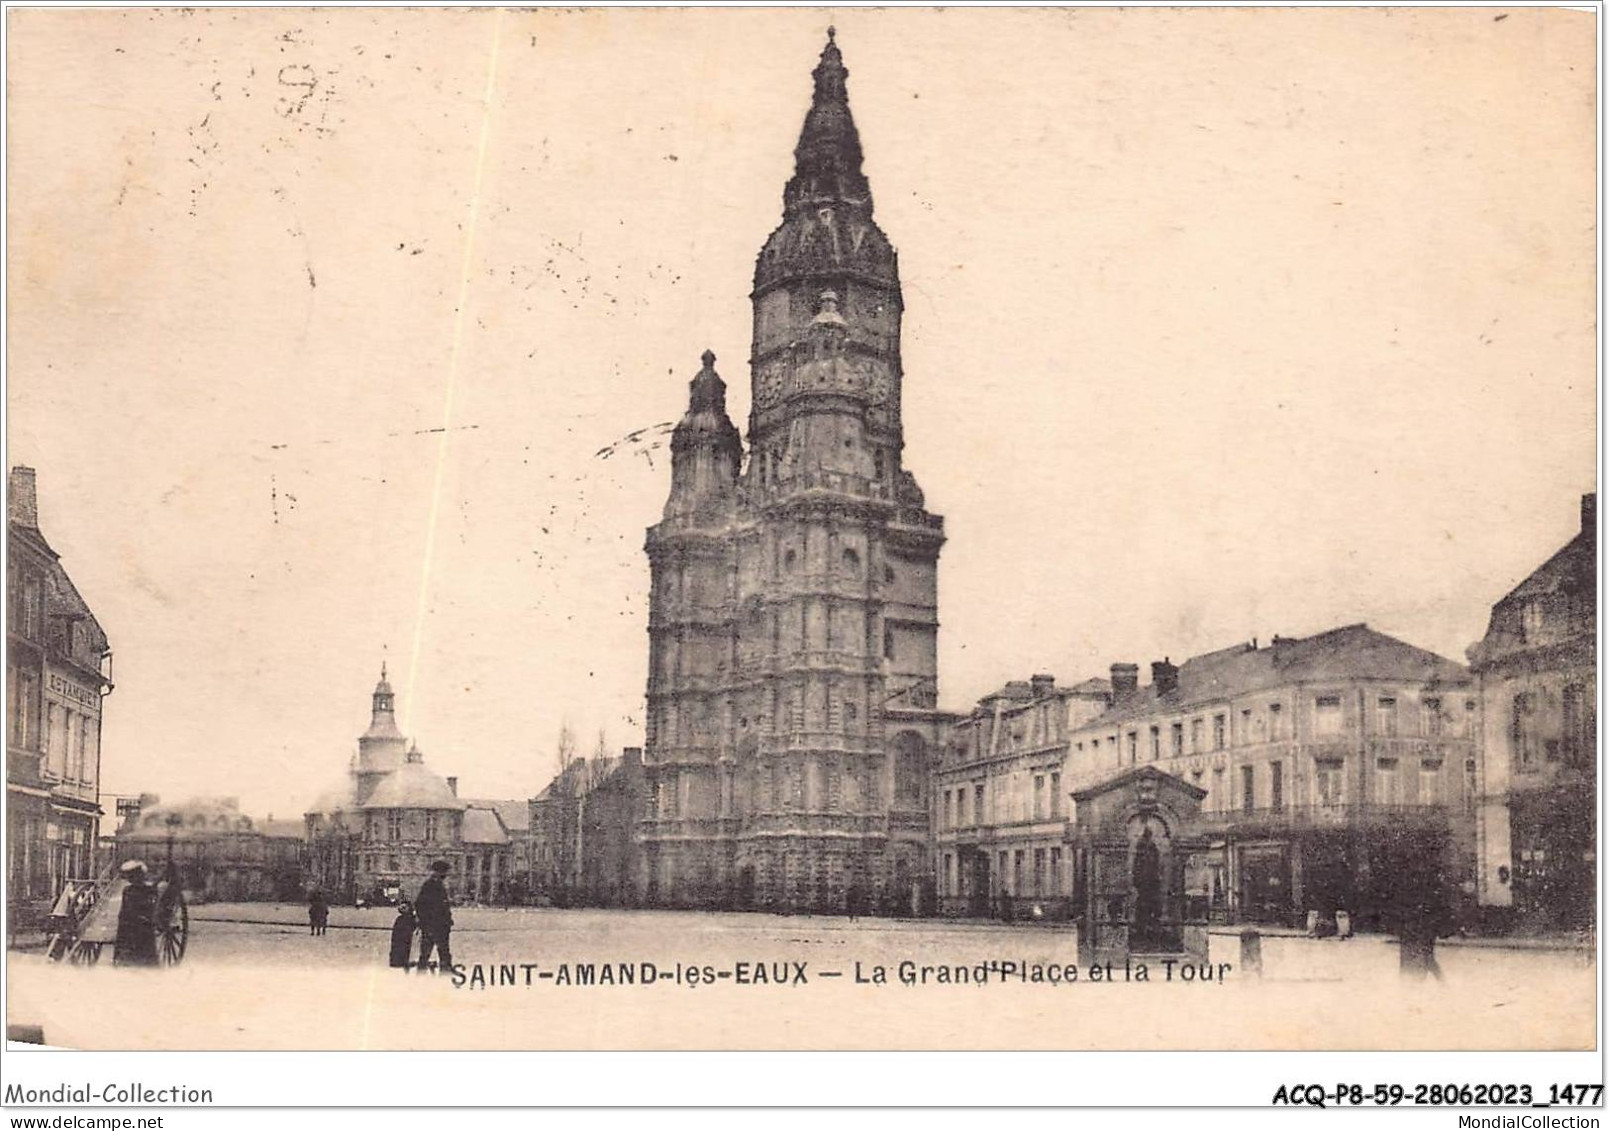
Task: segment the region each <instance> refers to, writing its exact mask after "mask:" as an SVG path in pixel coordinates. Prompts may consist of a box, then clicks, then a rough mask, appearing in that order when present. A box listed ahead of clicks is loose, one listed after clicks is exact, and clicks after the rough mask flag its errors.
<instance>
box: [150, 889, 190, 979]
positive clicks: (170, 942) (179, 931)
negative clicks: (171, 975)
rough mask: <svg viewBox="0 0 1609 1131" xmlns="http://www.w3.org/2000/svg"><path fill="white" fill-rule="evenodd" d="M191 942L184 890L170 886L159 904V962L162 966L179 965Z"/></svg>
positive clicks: (157, 929) (157, 928)
mask: <svg viewBox="0 0 1609 1131" xmlns="http://www.w3.org/2000/svg"><path fill="white" fill-rule="evenodd" d="M189 942H190V909H189V908H188V907H186V906H185V903H184V892H182V891H180V890H179V888H177V887H170V888H168V890H167V891H166V892H164V893H163V894H162V897H161V899H160V901H159V902H158V905H157V923H156V960H157V963H158V964H159V965H161V966H177V965H178V964H179V963H180V962H183V961H184V950H185V947H186V946H188V945H189Z"/></svg>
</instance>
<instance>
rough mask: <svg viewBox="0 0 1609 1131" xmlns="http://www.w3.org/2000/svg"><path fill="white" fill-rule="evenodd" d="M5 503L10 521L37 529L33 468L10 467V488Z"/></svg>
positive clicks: (36, 498) (36, 489)
mask: <svg viewBox="0 0 1609 1131" xmlns="http://www.w3.org/2000/svg"><path fill="white" fill-rule="evenodd" d="M6 503H7V509H8V513H9V516H10V518H11V521H12V522H14V523H16V524H17V525H18V526H27V527H31V528H32V529H34V530H38V529H39V491H38V488H37V486H36V485H35V481H34V469H33V468H31V467H21V466H18V467H14V468H12V469H11V483H10V490H9V492H8V493H7V495H6Z"/></svg>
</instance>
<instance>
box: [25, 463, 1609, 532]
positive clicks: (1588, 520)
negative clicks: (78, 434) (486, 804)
mask: <svg viewBox="0 0 1609 1131" xmlns="http://www.w3.org/2000/svg"><path fill="white" fill-rule="evenodd" d="M12 474H13V475H15V474H16V472H12ZM29 474H30V475H31V474H33V473H32V472H29ZM1581 533H1583V534H1591V535H1592V536H1594V537H1596V536H1597V534H1598V493H1597V492H1596V491H1593V492H1592V493H1590V494H1586V495H1582V496H1581Z"/></svg>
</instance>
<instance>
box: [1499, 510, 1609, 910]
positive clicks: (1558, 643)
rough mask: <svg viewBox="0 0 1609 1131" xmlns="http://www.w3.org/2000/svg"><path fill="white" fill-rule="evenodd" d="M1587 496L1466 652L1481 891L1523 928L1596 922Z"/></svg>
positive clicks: (1593, 542)
mask: <svg viewBox="0 0 1609 1131" xmlns="http://www.w3.org/2000/svg"><path fill="white" fill-rule="evenodd" d="M1596 504H1597V496H1596V495H1587V496H1584V497H1583V498H1582V500H1581V525H1580V529H1579V530H1578V532H1577V533H1576V535H1575V537H1574V538H1572V539H1571V540H1570V542H1569V543H1568V544H1567V545H1565V546H1564V548H1563V549H1561V550H1560V551H1559V552H1558V553H1556V554H1554V555H1553V556H1552V557H1551V558H1549V559H1548V560H1547V561H1546V562H1544V563H1543V564H1542V565H1541V566H1540V567H1539V568H1538V569H1537V570H1536V572H1535V573H1533V574H1531V575H1530V576H1529V577H1527V578H1526V579H1525V580H1524V581H1522V582H1520V584H1519V585H1518V586H1516V587H1515V588H1514V590H1513V591H1512V592H1510V593H1509V594H1508V595H1507V596H1506V597H1504V598H1503V599H1502V600H1500V601H1498V602H1497V604H1495V605H1493V606H1492V617H1491V621H1490V623H1489V626H1488V627H1487V629H1486V635H1485V637H1484V638H1483V639H1482V640H1481V641H1480V643H1478V644H1475V645H1473V646H1472V647H1471V648H1470V649H1469V659H1470V663H1471V665H1472V667H1473V669H1474V671H1475V673H1476V674H1477V675H1478V676H1479V677H1480V683H1481V696H1482V699H1483V701H1484V703H1485V711H1484V712H1483V717H1484V728H1483V733H1482V737H1483V742H1482V753H1483V759H1482V761H1483V763H1484V771H1485V772H1484V780H1483V790H1482V796H1481V805H1480V872H1479V899H1480V903H1481V905H1482V907H1483V908H1490V909H1497V910H1494V911H1493V912H1491V914H1492V915H1493V916H1494V917H1496V918H1504V917H1507V916H1513V917H1515V918H1518V919H1519V920H1520V922H1521V925H1524V926H1528V927H1535V928H1543V929H1546V928H1558V927H1569V928H1575V927H1584V926H1586V925H1588V924H1590V923H1592V922H1594V921H1595V918H1596V909H1597V902H1596V892H1597V886H1596V881H1595V872H1596V845H1597V817H1596V814H1597V749H1598V719H1597V675H1598V663H1597V625H1598V602H1597V571H1598V530H1597V505H1596ZM1502 909H1506V910H1502Z"/></svg>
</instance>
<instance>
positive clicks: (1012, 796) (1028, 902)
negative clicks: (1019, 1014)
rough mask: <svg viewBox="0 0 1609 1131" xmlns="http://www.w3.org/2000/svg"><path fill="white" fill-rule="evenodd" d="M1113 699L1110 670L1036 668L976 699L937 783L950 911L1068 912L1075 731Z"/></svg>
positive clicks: (942, 882) (938, 858)
mask: <svg viewBox="0 0 1609 1131" xmlns="http://www.w3.org/2000/svg"><path fill="white" fill-rule="evenodd" d="M1111 701H1112V691H1111V685H1110V684H1109V683H1108V682H1107V681H1106V680H1104V679H1088V680H1085V681H1084V682H1082V683H1079V684H1077V685H1075V686H1073V687H1057V686H1056V680H1055V678H1054V677H1053V676H1049V675H1036V676H1034V677H1033V678H1032V679H1031V680H1029V681H1027V682H1023V681H1020V680H1016V681H1013V682H1011V683H1008V684H1006V685H1005V686H1004V687H1003V688H1001V689H1000V690H999V691H996V692H995V693H993V694H992V695H987V696H985V697H984V698H982V699H980V700H978V705H977V707H976V708H975V709H974V710H973V711H972V713H971V714H970V715H966V716H963V717H962V718H961V719H960V720H959V721H958V722H957V723H956V724H955V726H954V728H953V729H952V730H951V732H950V740H949V743H948V745H947V746H946V747H945V749H944V751H943V756H942V761H941V762H940V764H939V766H938V768H937V780H936V781H935V783H934V787H933V794H934V802H935V805H936V811H935V813H934V819H933V828H934V840H935V864H936V866H937V867H936V871H937V876H938V894H939V907H940V909H941V910H942V911H943V912H944V913H945V914H949V915H955V914H965V915H985V914H997V915H1011V916H1026V917H1033V916H1035V915H1038V916H1049V917H1052V918H1065V917H1066V916H1067V914H1068V913H1069V911H1070V910H1071V908H1070V906H1069V896H1070V893H1071V885H1070V882H1069V879H1068V872H1067V868H1068V867H1069V860H1068V856H1067V852H1066V840H1067V833H1068V826H1067V822H1068V818H1069V817H1070V816H1071V812H1072V807H1071V805H1070V804H1069V803H1068V797H1067V795H1068V792H1069V791H1068V790H1067V789H1065V788H1063V785H1062V774H1063V772H1064V769H1065V767H1066V764H1067V752H1068V749H1069V743H1068V738H1069V736H1070V735H1071V734H1072V733H1073V732H1074V731H1075V730H1077V729H1078V728H1079V727H1081V726H1083V725H1084V724H1085V723H1087V722H1088V721H1089V720H1090V719H1092V718H1094V717H1096V716H1097V715H1099V714H1101V713H1102V712H1103V711H1105V710H1106V709H1107V707H1109V706H1110V705H1111Z"/></svg>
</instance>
